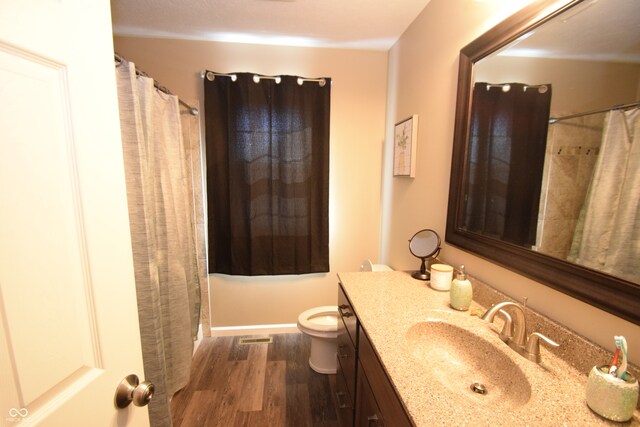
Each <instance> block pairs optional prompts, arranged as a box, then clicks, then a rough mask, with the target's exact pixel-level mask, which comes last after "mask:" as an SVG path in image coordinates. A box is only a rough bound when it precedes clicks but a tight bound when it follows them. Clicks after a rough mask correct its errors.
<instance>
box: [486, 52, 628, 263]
mask: <svg viewBox="0 0 640 427" xmlns="http://www.w3.org/2000/svg"><path fill="white" fill-rule="evenodd" d="M474 74H475V80H476V81H486V82H492V83H508V82H522V83H526V84H531V85H538V84H544V83H551V84H552V86H553V96H552V99H551V115H552V116H553V117H558V116H563V115H569V114H574V113H580V112H586V111H590V110H595V109H600V108H604V107H608V106H613V105H617V104H625V103H631V102H634V101H637V100H638V99H640V64H634V63H621V62H598V61H585V60H569V59H551V58H525V57H509V56H494V57H491V58H487V59H484V60H482V61H480V62H478V63H477V64H476V66H475V68H474ZM604 117H605V114H595V115H589V116H583V117H579V118H575V119H571V120H566V121H559V122H557V123H556V124H553V125H550V126H549V134H548V135H549V136H548V140H547V150H546V157H545V165H544V171H543V182H542V194H541V198H540V214H539V216H538V236H537V248H536V249H537V250H539V251H541V252H544V253H547V254H549V255H552V256H554V257H557V258H563V259H564V258H566V256H567V254H568V251H569V248H570V247H571V242H572V238H573V231H574V229H575V224H576V222H577V217H578V214H579V213H580V209H581V207H582V203H583V202H584V197H585V194H586V191H587V187H588V184H589V181H590V179H591V175H592V172H593V167H594V165H595V161H596V158H597V153H598V149H599V145H600V140H601V133H602V125H603V120H604ZM551 189H552V190H553V191H550V190H551Z"/></svg>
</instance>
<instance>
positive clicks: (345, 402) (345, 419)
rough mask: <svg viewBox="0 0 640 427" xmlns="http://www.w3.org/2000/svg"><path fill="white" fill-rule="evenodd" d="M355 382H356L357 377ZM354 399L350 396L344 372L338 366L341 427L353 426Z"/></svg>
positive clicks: (338, 401) (337, 389) (337, 390)
mask: <svg viewBox="0 0 640 427" xmlns="http://www.w3.org/2000/svg"><path fill="white" fill-rule="evenodd" d="M353 380H355V377H354V378H353ZM353 397H354V396H353V395H350V394H349V389H348V388H347V383H346V381H345V376H344V371H343V370H342V367H341V366H340V365H339V364H338V372H337V373H336V404H337V405H338V406H337V409H338V410H337V412H338V420H339V421H340V427H352V426H353V402H354V399H353Z"/></svg>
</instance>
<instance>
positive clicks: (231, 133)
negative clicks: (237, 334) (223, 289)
mask: <svg viewBox="0 0 640 427" xmlns="http://www.w3.org/2000/svg"><path fill="white" fill-rule="evenodd" d="M236 76H237V79H236V81H232V79H231V78H230V77H224V76H217V77H216V78H215V79H214V80H213V81H209V80H208V79H206V78H205V79H204V92H205V114H206V117H205V126H206V151H207V153H206V159H207V197H208V227H209V272H210V273H224V274H233V275H246V276H254V275H279V274H304V273H317V272H327V271H329V105H330V93H331V92H330V91H331V80H330V79H325V80H326V84H325V85H324V86H320V85H319V84H318V82H313V81H306V82H304V83H303V84H298V78H297V77H295V76H281V81H280V83H277V82H276V81H275V80H273V79H265V78H263V79H260V81H259V83H255V82H254V74H252V73H237V74H236Z"/></svg>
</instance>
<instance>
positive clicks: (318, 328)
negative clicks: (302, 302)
mask: <svg viewBox="0 0 640 427" xmlns="http://www.w3.org/2000/svg"><path fill="white" fill-rule="evenodd" d="M298 327H299V328H300V330H302V331H303V332H305V333H307V334H309V335H315V336H332V335H334V336H335V335H336V334H337V331H338V307H336V306H335V305H325V306H321V307H314V308H310V309H309V310H306V311H303V312H302V313H300V315H299V316H298Z"/></svg>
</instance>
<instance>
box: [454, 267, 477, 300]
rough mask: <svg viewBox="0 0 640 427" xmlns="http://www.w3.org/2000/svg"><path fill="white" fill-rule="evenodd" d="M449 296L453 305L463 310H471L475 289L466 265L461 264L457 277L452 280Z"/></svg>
mask: <svg viewBox="0 0 640 427" xmlns="http://www.w3.org/2000/svg"><path fill="white" fill-rule="evenodd" d="M449 298H450V304H451V307H453V308H455V309H456V310H461V311H465V310H469V306H470V305H471V300H472V299H473V289H472V286H471V282H470V281H469V279H467V273H466V272H465V270H464V265H461V266H460V268H459V269H458V273H457V274H456V278H455V279H454V280H453V281H452V282H451V289H450V290H449Z"/></svg>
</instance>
